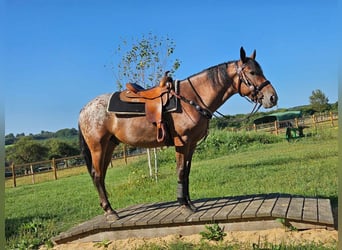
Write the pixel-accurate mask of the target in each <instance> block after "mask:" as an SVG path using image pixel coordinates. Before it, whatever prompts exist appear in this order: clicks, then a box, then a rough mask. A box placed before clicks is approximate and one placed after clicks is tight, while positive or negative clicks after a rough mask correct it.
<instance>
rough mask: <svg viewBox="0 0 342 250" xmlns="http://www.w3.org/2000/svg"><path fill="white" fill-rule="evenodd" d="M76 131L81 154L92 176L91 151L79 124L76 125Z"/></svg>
mask: <svg viewBox="0 0 342 250" xmlns="http://www.w3.org/2000/svg"><path fill="white" fill-rule="evenodd" d="M78 131H79V143H80V149H81V154H82V155H83V157H84V160H85V162H86V165H87V168H88V172H89V174H90V175H91V176H92V172H93V163H92V158H91V152H90V149H89V147H88V144H87V142H86V141H85V139H84V136H83V134H82V130H81V128H80V125H78Z"/></svg>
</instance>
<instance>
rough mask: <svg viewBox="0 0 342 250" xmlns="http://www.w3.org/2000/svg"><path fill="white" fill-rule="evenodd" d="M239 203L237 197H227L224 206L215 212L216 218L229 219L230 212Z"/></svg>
mask: <svg viewBox="0 0 342 250" xmlns="http://www.w3.org/2000/svg"><path fill="white" fill-rule="evenodd" d="M237 204H239V199H237V198H227V199H226V202H225V204H224V206H223V207H222V208H221V209H220V210H219V211H218V212H217V213H216V214H215V220H226V219H228V215H229V213H230V212H231V211H232V210H233V209H234V208H235V206H236V205H237Z"/></svg>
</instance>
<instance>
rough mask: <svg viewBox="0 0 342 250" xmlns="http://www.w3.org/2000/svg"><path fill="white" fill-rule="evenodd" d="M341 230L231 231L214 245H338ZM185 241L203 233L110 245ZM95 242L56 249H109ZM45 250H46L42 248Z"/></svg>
mask: <svg viewBox="0 0 342 250" xmlns="http://www.w3.org/2000/svg"><path fill="white" fill-rule="evenodd" d="M337 238H338V236H337V231H336V230H325V229H316V230H305V231H300V232H295V231H285V230H284V229H271V230H261V231H244V232H227V235H226V236H225V237H224V240H223V242H222V243H212V244H225V245H236V244H241V245H242V246H245V247H248V246H252V245H253V243H254V244H259V246H260V244H261V247H262V244H266V243H269V244H274V245H279V244H287V245H299V244H310V243H316V244H323V245H324V246H337ZM176 241H183V242H186V243H192V244H199V243H200V242H201V236H200V235H199V234H194V235H189V236H181V235H169V236H165V237H157V238H129V239H124V240H116V241H112V242H110V244H109V246H108V248H107V249H126V250H130V249H137V248H138V247H141V246H144V245H146V244H156V245H160V246H166V245H168V244H170V243H172V242H176ZM95 244H96V243H95V242H90V243H70V244H62V245H57V246H55V247H54V248H53V249H55V250H71V249H73V250H74V249H82V250H90V249H105V248H104V247H101V246H100V247H96V246H95ZM42 249H44V248H42Z"/></svg>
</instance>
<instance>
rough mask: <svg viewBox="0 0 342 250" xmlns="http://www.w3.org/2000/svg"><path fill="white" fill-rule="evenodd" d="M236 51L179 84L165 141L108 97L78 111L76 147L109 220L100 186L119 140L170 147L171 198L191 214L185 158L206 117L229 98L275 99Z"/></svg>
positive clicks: (270, 102)
mask: <svg viewBox="0 0 342 250" xmlns="http://www.w3.org/2000/svg"><path fill="white" fill-rule="evenodd" d="M255 56H256V51H255V50H254V52H253V53H252V55H251V56H250V57H247V56H246V53H245V51H244V49H243V48H242V47H241V49H240V60H236V61H230V62H226V63H222V64H219V65H217V66H213V67H210V68H208V69H206V70H203V71H201V72H200V73H197V74H194V75H192V76H190V77H188V78H186V79H184V80H182V81H180V82H179V86H178V93H175V92H172V93H173V95H174V96H175V97H177V98H178V99H179V108H178V111H176V112H171V113H167V114H163V120H164V121H165V124H166V127H167V129H166V131H167V134H168V136H167V137H168V138H169V140H164V141H161V142H158V141H157V138H156V136H155V135H156V125H155V124H152V123H150V122H148V121H147V119H146V117H145V116H141V115H140V116H137V115H122V114H121V115H119V114H115V113H112V112H108V110H107V105H108V102H109V99H110V97H111V94H104V95H100V96H98V97H96V98H95V99H93V100H92V101H91V102H89V103H88V104H87V105H86V106H85V107H84V108H83V109H82V110H81V112H80V117H79V132H80V144H81V148H82V152H83V154H84V157H85V160H86V164H87V167H88V170H89V173H90V175H91V177H92V180H93V182H94V185H95V187H96V188H97V191H98V193H99V197H100V205H101V207H102V208H103V209H104V211H105V214H106V215H107V216H110V217H111V218H112V219H113V220H115V219H117V218H119V215H118V214H117V213H116V212H115V211H114V210H113V209H112V207H111V205H110V203H109V201H108V197H107V193H106V188H105V176H106V171H107V167H108V165H109V163H110V161H111V158H112V153H113V150H114V148H115V146H117V145H118V144H119V143H120V142H123V143H125V144H128V145H132V146H136V147H143V148H152V147H162V146H171V145H172V146H175V151H176V166H177V174H178V186H177V200H178V202H179V204H180V205H181V206H183V208H184V210H185V211H189V212H192V211H195V210H196V207H195V206H194V205H193V204H192V202H191V200H190V195H189V174H190V168H191V159H192V155H193V153H194V151H195V148H196V144H197V142H198V141H199V140H201V139H202V138H204V137H205V136H206V135H207V133H208V127H209V120H210V118H211V115H212V114H213V113H214V112H215V111H216V110H217V109H218V108H219V107H220V106H221V105H222V104H223V103H224V102H225V101H226V100H228V99H229V98H230V97H231V96H232V95H234V94H236V93H239V94H240V95H241V96H244V97H247V98H248V99H250V100H251V101H252V102H254V103H259V104H260V105H262V106H263V107H264V108H271V107H273V106H275V105H276V104H277V100H278V96H277V93H276V91H275V89H274V88H273V86H272V85H271V83H270V82H269V81H268V80H266V78H265V76H264V74H263V71H262V69H261V67H260V65H259V64H258V63H257V62H256V61H255Z"/></svg>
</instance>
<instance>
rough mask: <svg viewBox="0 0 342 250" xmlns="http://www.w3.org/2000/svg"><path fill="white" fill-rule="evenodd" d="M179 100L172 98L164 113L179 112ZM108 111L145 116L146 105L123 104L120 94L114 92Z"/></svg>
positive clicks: (135, 103)
mask: <svg viewBox="0 0 342 250" xmlns="http://www.w3.org/2000/svg"><path fill="white" fill-rule="evenodd" d="M177 104H178V99H177V98H175V97H174V96H172V97H171V98H170V99H169V100H168V102H167V104H166V105H165V106H164V107H163V112H172V111H176V110H177ZM107 110H108V111H109V112H114V113H116V114H132V115H144V114H145V103H137V102H123V101H121V99H120V92H114V93H113V94H112V96H111V97H110V100H109V103H108V107H107Z"/></svg>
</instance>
